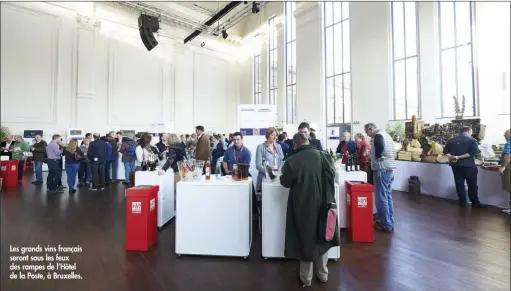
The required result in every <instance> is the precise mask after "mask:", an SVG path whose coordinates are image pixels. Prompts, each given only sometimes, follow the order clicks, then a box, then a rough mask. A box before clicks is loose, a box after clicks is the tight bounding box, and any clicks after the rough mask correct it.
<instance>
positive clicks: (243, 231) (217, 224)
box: [175, 175, 252, 258]
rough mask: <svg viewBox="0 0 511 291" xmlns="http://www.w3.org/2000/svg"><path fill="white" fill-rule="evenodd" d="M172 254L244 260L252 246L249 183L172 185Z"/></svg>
mask: <svg viewBox="0 0 511 291" xmlns="http://www.w3.org/2000/svg"><path fill="white" fill-rule="evenodd" d="M176 187H177V193H176V214H177V215H176V236H175V239H176V254H177V255H203V256H231V257H243V258H247V257H248V256H249V255H250V247H251V244H252V179H251V178H250V177H249V178H248V180H244V181H234V180H232V177H231V176H224V177H219V178H217V177H216V176H211V180H206V179H205V176H204V175H203V176H202V177H200V179H199V180H196V181H183V180H181V181H179V182H178V183H177V184H176Z"/></svg>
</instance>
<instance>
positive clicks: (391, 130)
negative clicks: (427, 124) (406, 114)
mask: <svg viewBox="0 0 511 291" xmlns="http://www.w3.org/2000/svg"><path fill="white" fill-rule="evenodd" d="M385 131H386V132H387V133H388V134H389V135H390V137H392V138H393V139H396V138H397V139H399V142H400V141H402V140H403V139H404V138H405V124H404V123H402V122H392V123H388V124H387V126H386V127H385Z"/></svg>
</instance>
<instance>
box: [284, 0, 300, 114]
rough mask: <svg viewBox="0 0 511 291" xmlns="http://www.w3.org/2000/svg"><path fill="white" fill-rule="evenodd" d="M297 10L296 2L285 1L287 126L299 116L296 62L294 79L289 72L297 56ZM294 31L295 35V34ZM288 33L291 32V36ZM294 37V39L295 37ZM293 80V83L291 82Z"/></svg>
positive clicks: (285, 110) (285, 112)
mask: <svg viewBox="0 0 511 291" xmlns="http://www.w3.org/2000/svg"><path fill="white" fill-rule="evenodd" d="M295 9H296V2H294V1H285V2H284V13H285V21H284V23H285V47H284V50H285V55H286V57H285V58H284V66H285V71H286V76H285V79H286V94H285V96H286V99H285V104H284V116H285V119H284V120H285V122H286V123H287V124H294V123H296V122H297V116H296V62H294V64H291V65H292V67H291V68H292V69H294V70H295V72H294V75H295V77H294V78H293V74H292V73H290V72H289V63H290V62H292V61H293V59H296V57H295V58H293V55H294V56H296V51H293V49H292V48H293V45H294V46H295V47H296V19H295V16H294V11H295ZM288 19H291V23H289V21H288ZM288 26H290V29H288ZM293 30H294V33H293ZM288 31H291V35H290V33H289V32H288ZM293 36H294V37H293ZM289 47H290V48H291V49H290V50H289V51H291V55H289V54H288V48H289ZM289 80H291V82H289ZM290 90H291V92H294V94H293V93H292V94H291V95H290V94H289V91H290ZM290 111H291V112H290Z"/></svg>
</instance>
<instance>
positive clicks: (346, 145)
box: [335, 131, 357, 164]
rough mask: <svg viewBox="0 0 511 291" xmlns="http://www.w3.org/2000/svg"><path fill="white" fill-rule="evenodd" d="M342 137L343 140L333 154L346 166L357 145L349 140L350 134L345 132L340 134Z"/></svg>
mask: <svg viewBox="0 0 511 291" xmlns="http://www.w3.org/2000/svg"><path fill="white" fill-rule="evenodd" d="M342 137H343V139H342V140H341V141H340V142H339V145H338V146H337V149H336V150H335V153H336V154H338V155H340V156H341V158H342V163H343V164H347V163H348V157H349V155H354V154H356V153H357V144H356V143H355V141H354V140H352V139H351V134H350V133H349V132H347V131H345V132H344V133H343V134H342Z"/></svg>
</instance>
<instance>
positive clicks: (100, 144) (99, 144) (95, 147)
mask: <svg viewBox="0 0 511 291" xmlns="http://www.w3.org/2000/svg"><path fill="white" fill-rule="evenodd" d="M106 143H107V142H106V141H104V140H101V139H96V140H94V141H93V142H91V143H90V145H89V150H88V151H87V156H88V157H89V160H90V162H91V163H94V162H98V163H104V162H105V161H106V151H107V150H108V145H107V144H106ZM95 158H97V159H98V160H97V161H95V160H94V159H95Z"/></svg>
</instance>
